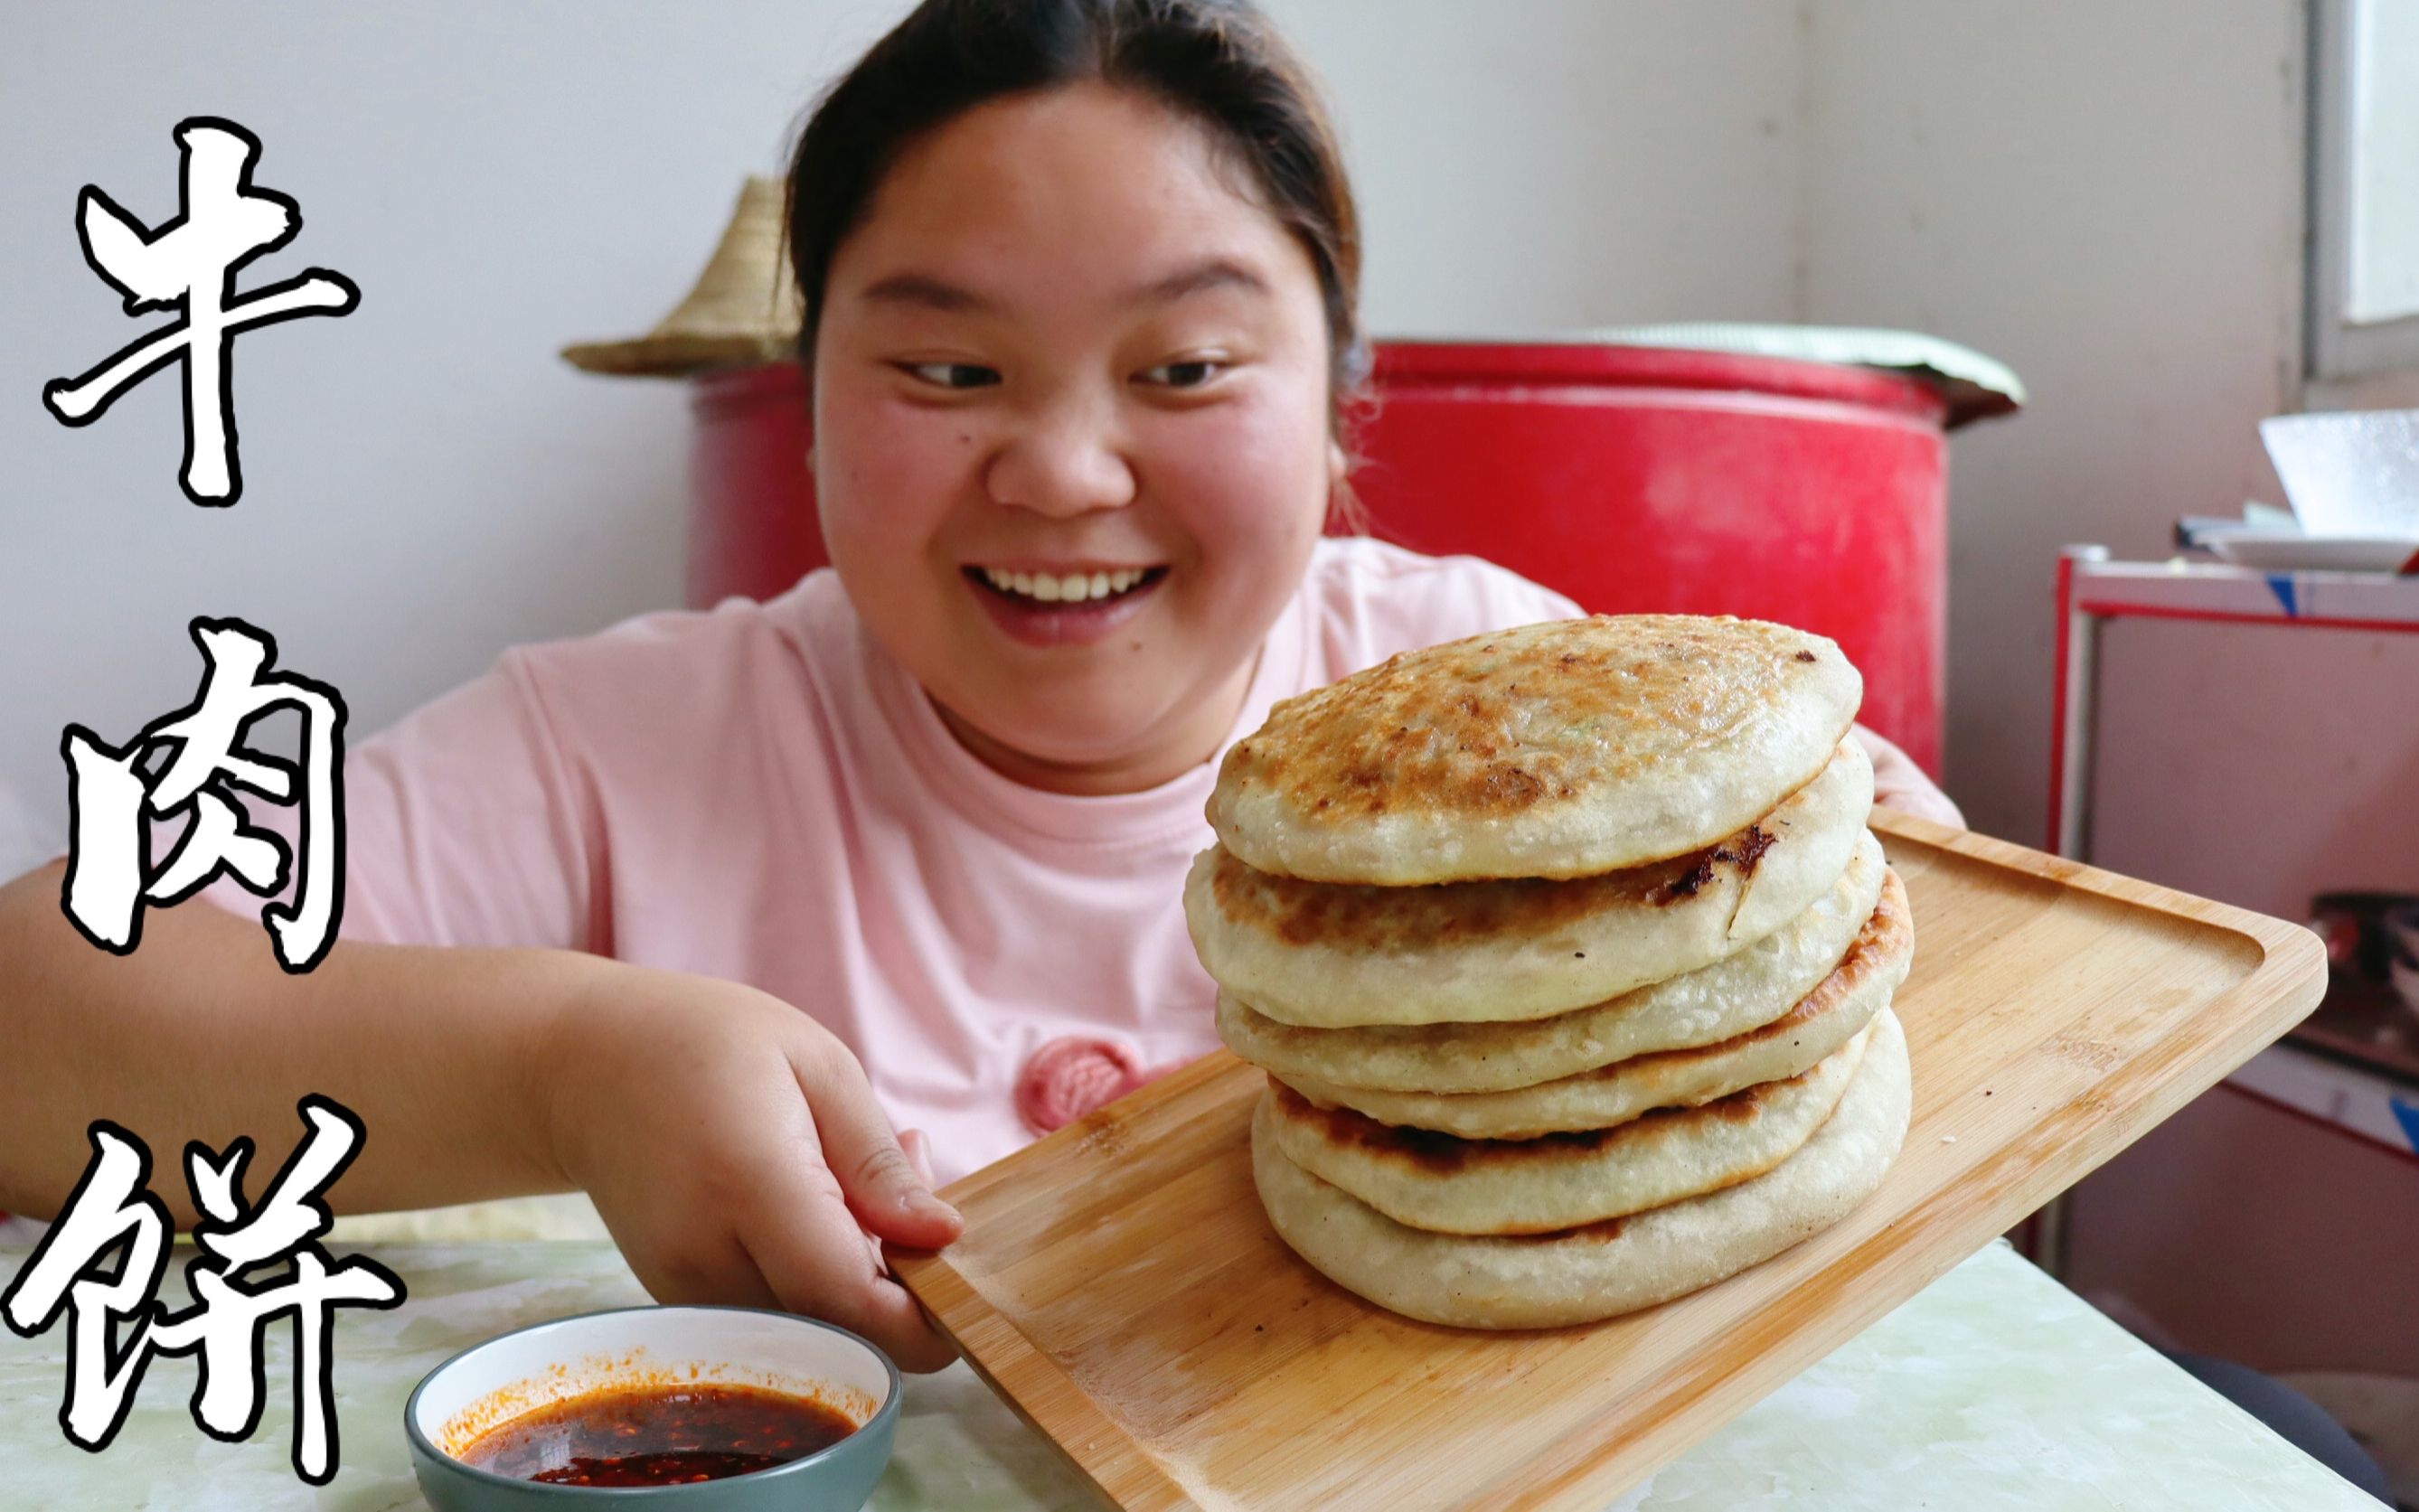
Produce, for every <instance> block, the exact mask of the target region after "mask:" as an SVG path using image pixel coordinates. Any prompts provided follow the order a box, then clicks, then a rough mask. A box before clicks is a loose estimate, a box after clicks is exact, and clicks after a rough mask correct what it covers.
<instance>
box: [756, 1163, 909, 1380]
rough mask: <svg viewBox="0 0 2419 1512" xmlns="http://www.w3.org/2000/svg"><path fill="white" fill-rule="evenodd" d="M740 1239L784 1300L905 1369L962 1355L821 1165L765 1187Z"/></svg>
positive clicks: (795, 1171)
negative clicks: (890, 1267)
mask: <svg viewBox="0 0 2419 1512" xmlns="http://www.w3.org/2000/svg"><path fill="white" fill-rule="evenodd" d="M761 1192H762V1196H761V1197H760V1199H759V1201H758V1203H757V1205H756V1209H755V1216H754V1218H753V1220H752V1221H751V1222H750V1223H748V1224H747V1225H745V1226H743V1227H742V1230H741V1233H740V1242H741V1243H743V1244H744V1245H745V1246H746V1247H747V1253H748V1254H749V1255H750V1256H751V1257H753V1259H754V1262H755V1266H756V1269H757V1270H758V1271H759V1272H761V1273H763V1279H764V1282H765V1284H766V1285H767V1286H768V1287H770V1288H771V1289H772V1293H773V1295H774V1296H775V1297H777V1298H778V1299H779V1304H780V1305H781V1306H782V1307H784V1308H787V1309H788V1310H789V1311H792V1312H797V1313H805V1314H807V1315H809V1316H810V1317H815V1318H821V1319H826V1320H828V1321H830V1322H834V1323H838V1324H839V1325H840V1327H842V1328H845V1329H848V1330H850V1331H851V1332H853V1333H855V1334H859V1335H864V1336H865V1337H866V1338H869V1339H871V1340H872V1341H873V1342H874V1343H875V1344H876V1345H877V1346H879V1347H880V1348H881V1349H882V1350H883V1352H885V1353H886V1354H888V1355H889V1356H890V1358H892V1359H893V1360H896V1361H897V1362H898V1363H899V1367H900V1368H901V1369H902V1370H917V1371H932V1370H938V1369H940V1368H941V1367H942V1366H944V1365H948V1364H949V1363H950V1362H951V1361H952V1360H955V1359H956V1358H957V1351H956V1350H952V1349H951V1348H950V1347H949V1343H948V1340H947V1339H944V1338H942V1337H941V1336H940V1335H938V1334H936V1333H934V1332H933V1331H932V1324H931V1323H929V1322H927V1321H926V1320H925V1318H924V1312H923V1309H922V1308H920V1307H918V1306H917V1304H916V1299H915V1298H913V1297H911V1296H909V1295H908V1294H907V1290H906V1288H903V1287H901V1285H900V1284H899V1283H898V1282H896V1281H893V1280H891V1279H890V1278H889V1277H888V1276H886V1275H885V1274H884V1273H883V1272H882V1262H881V1259H880V1257H879V1256H878V1255H877V1254H876V1253H875V1252H874V1249H873V1247H872V1245H871V1244H870V1243H868V1242H867V1240H866V1236H865V1233H864V1231H863V1230H862V1229H860V1228H858V1227H857V1226H856V1221H855V1219H854V1218H852V1217H851V1216H850V1214H849V1211H848V1208H847V1206H846V1204H844V1203H843V1202H842V1201H841V1200H840V1187H839V1184H838V1183H837V1182H836V1181H835V1180H833V1179H832V1175H831V1173H830V1172H828V1171H825V1170H822V1169H820V1168H809V1169H808V1170H804V1171H800V1170H795V1169H793V1171H792V1172H791V1173H790V1174H789V1176H788V1178H787V1179H780V1178H776V1179H775V1180H770V1181H767V1182H766V1183H765V1184H764V1185H763V1188H762V1189H761Z"/></svg>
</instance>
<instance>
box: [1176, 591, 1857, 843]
mask: <svg viewBox="0 0 2419 1512" xmlns="http://www.w3.org/2000/svg"><path fill="white" fill-rule="evenodd" d="M1818 645H1820V646H1825V647H1826V648H1827V643H1825V642H1819V641H1817V640H1815V639H1814V638H1811V637H1808V636H1805V635H1804V634H1803V633H1802V632H1798V631H1794V630H1789V629H1787V628H1785V627H1783V626H1778V625H1762V624H1759V623H1757V622H1752V621H1738V620H1730V619H1711V618H1700V617H1694V616H1686V615H1656V616H1625V617H1620V618H1616V617H1613V616H1608V615H1597V616H1595V617H1594V618H1593V619H1587V620H1572V621H1565V622H1562V623H1560V624H1557V625H1548V626H1532V627H1529V628H1528V629H1527V630H1524V631H1521V632H1518V633H1505V634H1500V635H1496V636H1477V637H1472V638H1471V639H1469V640H1459V641H1455V642H1452V643H1450V644H1448V645H1443V646H1432V647H1429V648H1427V649H1425V650H1422V651H1411V652H1405V653H1402V654H1400V655H1398V656H1393V657H1391V658H1389V659H1388V660H1386V661H1384V662H1381V663H1379V665H1378V666H1375V667H1371V668H1368V669H1366V670H1364V671H1359V672H1356V673H1354V674H1352V675H1351V676H1349V677H1347V678H1345V679H1343V680H1342V681H1340V682H1337V683H1334V684H1333V685H1331V686H1329V687H1323V688H1318V689H1316V690H1314V691H1312V692H1309V693H1305V694H1302V695H1300V696H1298V697H1295V698H1290V699H1287V700H1285V701H1283V702H1280V703H1278V704H1277V705H1276V706H1275V707H1274V708H1273V709H1272V710H1271V711H1270V715H1269V719H1268V722H1267V723H1266V724H1265V725H1263V726H1262V727H1261V729H1260V730H1259V732H1258V733H1256V734H1255V735H1253V736H1252V737H1251V738H1249V739H1246V740H1242V741H1238V742H1237V743H1236V744H1235V745H1234V746H1233V747H1232V748H1229V749H1228V751H1227V752H1226V756H1225V761H1224V762H1223V763H1222V764H1221V765H1220V768H1219V775H1218V786H1217V790H1216V793H1215V795H1213V796H1212V797H1211V799H1210V819H1211V822H1212V823H1213V824H1222V823H1223V821H1224V813H1223V806H1224V803H1225V800H1226V799H1227V797H1228V796H1229V795H1235V794H1238V793H1240V792H1241V791H1243V790H1245V789H1257V790H1261V791H1267V792H1273V793H1275V794H1277V795H1281V796H1282V797H1283V799H1284V800H1285V802H1286V804H1287V807H1288V808H1289V809H1290V810H1292V811H1293V812H1294V814H1295V815H1296V816H1297V817H1298V819H1299V820H1300V821H1301V822H1302V823H1304V824H1311V825H1321V826H1330V827H1336V828H1343V827H1347V826H1348V825H1352V824H1354V823H1356V822H1358V821H1360V820H1364V819H1368V818H1372V817H1376V816H1379V815H1382V814H1385V813H1388V812H1390V811H1399V810H1413V811H1421V812H1425V813H1430V814H1440V815H1448V814H1449V815H1453V816H1455V817H1456V818H1459V819H1466V820H1471V821H1485V820H1489V819H1500V818H1503V817H1505V816H1507V815H1510V814H1513V813H1517V812H1519V811H1522V810H1527V809H1529V808H1531V807H1532V806H1533V805H1535V804H1537V803H1539V802H1541V801H1548V800H1555V799H1567V798H1571V797H1573V796H1574V795H1576V794H1578V793H1579V791H1580V790H1581V789H1583V788H1593V787H1596V786H1599V785H1614V784H1618V783H1621V782H1623V781H1626V780H1628V779H1633V778H1635V777H1636V776H1638V775H1639V774H1640V773H1641V772H1642V771H1644V770H1646V769H1648V768H1650V767H1653V766H1657V765H1661V764H1664V763H1667V762H1672V761H1680V760H1685V759H1687V753H1688V752H1690V751H1693V750H1702V749H1705V748H1712V747H1715V746H1718V745H1720V744H1722V743H1724V742H1726V741H1728V740H1730V739H1733V738H1734V737H1735V736H1736V735H1737V734H1738V733H1739V732H1740V731H1741V730H1743V729H1745V728H1746V727H1748V726H1749V725H1750V724H1751V723H1753V722H1754V721H1755V720H1757V719H1760V718H1763V717H1766V716H1767V715H1768V714H1769V713H1770V711H1772V710H1773V709H1775V708H1778V707H1780V706H1782V705H1783V704H1785V703H1786V702H1788V701H1789V700H1790V699H1791V698H1792V697H1793V696H1794V694H1795V688H1796V687H1797V686H1798V684H1799V683H1800V682H1801V681H1802V680H1803V679H1804V678H1806V677H1808V676H1812V675H1815V673H1814V672H1812V671H1809V669H1810V667H1812V666H1814V665H1815V664H1817V663H1819V662H1821V661H1822V660H1823V658H1824V656H1838V652H1837V651H1836V650H1832V649H1823V650H1821V651H1819V652H1818V649H1817V647H1818ZM1641 737H1643V738H1641Z"/></svg>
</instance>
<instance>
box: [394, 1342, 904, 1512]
mask: <svg viewBox="0 0 2419 1512" xmlns="http://www.w3.org/2000/svg"><path fill="white" fill-rule="evenodd" d="M692 1366H694V1367H695V1368H696V1370H697V1375H696V1379H697V1380H699V1381H704V1382H710V1383H721V1384H729V1385H749V1386H763V1387H769V1388H772V1389H774V1390H778V1391H787V1392H791V1393H793V1394H795V1395H798V1396H809V1397H813V1398H815V1399H818V1400H820V1401H822V1402H823V1403H824V1404H825V1405H827V1406H830V1407H832V1408H834V1409H836V1410H838V1411H839V1412H841V1413H842V1414H843V1415H844V1416H846V1417H848V1418H849V1419H850V1420H851V1421H853V1422H855V1424H856V1425H857V1429H856V1431H855V1432H854V1433H852V1434H850V1435H849V1436H848V1437H847V1438H845V1439H842V1440H840V1442H839V1443H835V1444H832V1445H831V1446H829V1447H828V1448H825V1449H822V1450H819V1451H818V1452H816V1453H814V1454H810V1455H808V1456H807V1457H806V1458H802V1459H793V1460H791V1461H790V1462H789V1463H787V1464H782V1465H776V1466H774V1467H772V1468H771V1469H769V1470H760V1471H757V1472H755V1473H752V1474H747V1475H732V1476H730V1477H727V1478H725V1479H722V1480H709V1481H693V1482H690V1483H688V1484H686V1485H681V1486H648V1487H631V1488H620V1487H611V1488H608V1487H586V1486H550V1485H542V1484H540V1483H538V1482H535V1481H526V1480H518V1479H515V1478H513V1477H511V1476H508V1475H499V1474H495V1473H491V1472H488V1471H485V1470H480V1469H478V1468H476V1467H474V1466H471V1465H467V1464H465V1463H463V1462H462V1461H461V1460H459V1459H456V1458H454V1453H455V1451H458V1450H461V1449H463V1448H466V1447H467V1446H468V1445H469V1443H470V1441H471V1440H472V1439H475V1438H476V1437H477V1436H478V1435H479V1434H480V1433H481V1432H484V1431H485V1430H486V1429H487V1428H490V1427H496V1426H498V1425H499V1424H501V1423H503V1422H505V1421H508V1420H510V1419H511V1418H513V1417H515V1416H517V1415H519V1414H520V1413H522V1412H529V1411H532V1410H533V1409H535V1408H539V1407H544V1406H547V1405H548V1404H549V1403H552V1402H556V1401H560V1400H562V1399H564V1398H565V1397H569V1396H578V1395H582V1394H584V1393H586V1392H591V1391H595V1390H598V1389H600V1388H605V1387H610V1386H613V1385H616V1384H625V1383H632V1382H635V1381H647V1380H651V1379H660V1378H662V1377H677V1378H681V1379H686V1378H687V1376H688V1372H689V1371H690V1369H691V1367H692ZM898 1422H899V1367H898V1366H897V1365H893V1364H892V1363H891V1362H890V1358H889V1357H888V1356H887V1355H886V1354H884V1353H883V1352H882V1351H881V1350H877V1349H875V1348H874V1347H873V1346H872V1345H871V1344H869V1343H867V1342H866V1341H865V1340H863V1339H861V1338H859V1337H857V1336H856V1335H854V1334H852V1333H850V1332H848V1330H846V1329H844V1328H837V1327H834V1326H833V1325H831V1324H829V1323H823V1322H817V1321H815V1320H814V1319H809V1318H798V1317H794V1316H793V1315H791V1314H788V1313H776V1312H765V1311H760V1310H758V1309H755V1308H750V1307H625V1308H622V1309H619V1310H616V1311H613V1312H601V1313H585V1314H582V1315H580V1316H579V1317H577V1318H564V1319H557V1320H555V1321H553V1322H550V1323H539V1324H537V1325H535V1326H533V1327H531V1328H524V1329H520V1330H518V1331H516V1332H515V1333H511V1334H506V1335H501V1337H498V1338H492V1339H489V1340H488V1341H487V1342H486V1343H485V1344H480V1345H476V1346H473V1347H472V1348H470V1349H468V1350H463V1351H462V1352H461V1353H460V1354H457V1355H455V1356H454V1358H452V1359H450V1360H448V1361H446V1362H445V1363H444V1364H443V1365H439V1366H438V1367H437V1368H436V1369H434V1370H432V1371H430V1372H429V1373H428V1375H427V1376H426V1377H425V1378H424V1380H423V1381H421V1382H420V1384H419V1386H418V1387H416V1388H415V1389H414V1390H413V1391H412V1394H411V1399H410V1400H409V1401H408V1402H406V1403H405V1404H404V1409H403V1427H404V1434H405V1437H406V1438H408V1440H409V1441H410V1444H411V1468H412V1472H413V1473H414V1474H416V1475H417V1476H418V1477H419V1478H420V1489H421V1493H422V1494H423V1495H424V1496H426V1497H427V1498H428V1504H429V1505H431V1506H433V1507H435V1508H437V1512H536V1509H545V1512H580V1509H581V1508H584V1507H592V1506H593V1507H605V1506H615V1507H624V1508H631V1509H634V1512H635V1509H646V1508H658V1507H659V1508H662V1509H663V1512H857V1509H858V1508H859V1507H862V1506H863V1505H864V1504H865V1501H866V1498H867V1497H869V1496H871V1495H872V1494H873V1486H874V1482H876V1481H878V1480H880V1479H881V1478H882V1472H883V1469H884V1468H885V1467H886V1465H888V1464H889V1462H890V1441H891V1435H892V1433H893V1432H894V1431H895V1430H896V1428H897V1427H898Z"/></svg>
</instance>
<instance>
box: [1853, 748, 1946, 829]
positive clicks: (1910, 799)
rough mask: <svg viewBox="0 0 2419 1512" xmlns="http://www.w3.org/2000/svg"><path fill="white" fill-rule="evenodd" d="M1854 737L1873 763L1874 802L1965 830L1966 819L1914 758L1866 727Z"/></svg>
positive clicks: (1935, 822) (1919, 817)
mask: <svg viewBox="0 0 2419 1512" xmlns="http://www.w3.org/2000/svg"><path fill="white" fill-rule="evenodd" d="M1853 733H1854V734H1855V735H1856V737H1857V742H1858V743H1859V744H1860V745H1862V746H1863V747H1864V748H1865V753H1866V754H1867V755H1868V756H1870V757H1872V763H1873V801H1874V802H1876V803H1884V804H1887V805H1888V806H1889V807H1891V808H1893V809H1896V810H1899V811H1900V812H1902V813H1911V814H1913V815H1915V816H1916V817H1917V818H1918V819H1929V820H1931V821H1933V822H1934V824H1941V825H1950V826H1952V827H1954V828H1958V829H1963V828H1964V827H1965V816H1964V814H1963V813H1961V812H1959V811H1958V808H1957V805H1956V804H1955V803H1953V802H1951V801H1950V799H1949V795H1948V794H1946V793H1944V792H1942V791H1941V790H1940V786H1939V784H1938V783H1936V782H1934V781H1933V780H1932V779H1931V777H1930V776H1928V775H1926V773H1925V772H1924V770H1923V768H1922V767H1920V766H1918V765H1917V764H1915V758H1914V757H1912V756H1909V755H1908V754H1907V753H1906V752H1905V751H1903V750H1901V749H1900V748H1898V747H1897V746H1896V745H1895V744H1893V743H1892V742H1891V741H1889V740H1888V739H1887V738H1886V737H1884V736H1881V735H1877V734H1875V733H1873V732H1872V731H1870V730H1868V729H1866V728H1865V727H1864V726H1863V725H1857V726H1856V727H1855V730H1854V732H1853Z"/></svg>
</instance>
